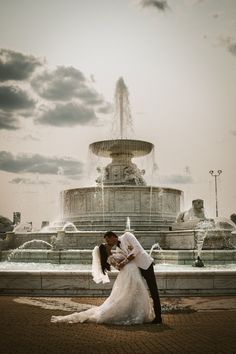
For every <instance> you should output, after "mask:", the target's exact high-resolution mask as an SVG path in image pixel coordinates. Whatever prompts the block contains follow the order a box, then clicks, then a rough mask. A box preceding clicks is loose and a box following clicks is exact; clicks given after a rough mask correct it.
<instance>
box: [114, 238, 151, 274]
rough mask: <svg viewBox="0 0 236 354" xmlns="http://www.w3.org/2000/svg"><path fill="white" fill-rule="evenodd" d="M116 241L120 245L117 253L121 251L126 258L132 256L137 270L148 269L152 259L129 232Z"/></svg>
mask: <svg viewBox="0 0 236 354" xmlns="http://www.w3.org/2000/svg"><path fill="white" fill-rule="evenodd" d="M118 239H119V241H120V245H119V247H118V249H117V251H120V250H121V251H122V252H123V253H124V255H125V256H126V257H129V256H130V255H134V256H135V258H134V259H133V260H132V262H134V263H136V265H137V267H139V268H142V269H148V268H149V267H150V265H151V264H152V263H153V258H152V257H151V256H149V254H148V253H147V252H146V251H145V250H144V248H143V247H142V246H141V244H140V243H139V241H138V240H137V239H136V237H135V236H134V235H133V234H132V233H131V232H125V233H124V234H123V235H122V236H120V237H119V238H118ZM119 249H120V250H119Z"/></svg>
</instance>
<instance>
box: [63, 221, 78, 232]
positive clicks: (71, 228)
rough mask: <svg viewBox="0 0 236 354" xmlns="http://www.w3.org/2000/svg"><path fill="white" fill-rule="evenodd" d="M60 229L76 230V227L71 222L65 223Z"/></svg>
mask: <svg viewBox="0 0 236 354" xmlns="http://www.w3.org/2000/svg"><path fill="white" fill-rule="evenodd" d="M62 230H63V231H78V229H77V227H76V226H75V224H73V223H72V222H67V223H65V225H64V226H63V228H62Z"/></svg>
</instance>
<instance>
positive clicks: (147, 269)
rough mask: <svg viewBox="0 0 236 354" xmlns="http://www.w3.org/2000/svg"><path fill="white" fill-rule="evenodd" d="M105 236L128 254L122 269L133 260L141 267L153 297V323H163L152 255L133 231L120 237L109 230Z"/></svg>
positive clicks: (109, 241)
mask: <svg viewBox="0 0 236 354" xmlns="http://www.w3.org/2000/svg"><path fill="white" fill-rule="evenodd" d="M104 238H105V240H106V243H107V244H108V245H109V246H110V247H113V246H115V245H116V246H117V247H119V248H120V249H121V250H122V252H123V253H124V254H125V255H126V257H127V260H126V261H125V262H121V263H120V269H121V268H123V267H124V266H125V265H126V264H127V262H131V261H134V262H135V264H136V265H137V267H138V268H139V269H140V271H141V274H142V276H143V277H144V279H145V280H146V282H147V285H148V287H149V290H150V294H151V297H152V299H153V305H154V312H155V318H154V320H153V321H152V323H155V324H162V318H161V304H160V298H159V294H158V287H157V283H156V278H155V274H154V269H153V259H152V257H151V256H149V254H148V253H147V252H146V251H145V250H144V249H143V247H142V246H141V244H140V243H139V241H138V240H137V239H136V237H135V236H134V235H133V234H132V233H131V232H125V233H124V235H122V236H120V237H118V236H117V235H116V234H115V233H114V232H113V231H107V232H106V233H105V234H104Z"/></svg>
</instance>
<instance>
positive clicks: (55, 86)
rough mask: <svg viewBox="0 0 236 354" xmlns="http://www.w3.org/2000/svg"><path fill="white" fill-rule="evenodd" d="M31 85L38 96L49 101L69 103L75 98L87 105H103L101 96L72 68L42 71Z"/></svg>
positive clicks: (78, 71) (80, 73)
mask: <svg viewBox="0 0 236 354" xmlns="http://www.w3.org/2000/svg"><path fill="white" fill-rule="evenodd" d="M31 85H32V87H33V89H34V90H35V91H36V92H37V93H38V95H40V96H41V97H42V98H45V99H47V100H50V101H71V100H72V99H74V98H76V99H80V101H81V102H83V103H85V104H87V105H100V104H103V103H104V99H103V97H102V95H100V94H99V93H98V92H97V91H96V90H95V89H94V88H92V87H90V86H89V85H88V83H87V80H86V78H85V76H84V74H83V73H82V72H81V71H80V70H78V69H76V68H74V67H72V66H71V67H65V66H59V67H58V68H57V69H56V70H54V71H51V72H49V71H44V72H43V73H41V74H39V75H37V76H36V77H35V78H34V79H33V80H32V81H31Z"/></svg>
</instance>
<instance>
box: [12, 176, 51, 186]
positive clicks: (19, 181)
mask: <svg viewBox="0 0 236 354" xmlns="http://www.w3.org/2000/svg"><path fill="white" fill-rule="evenodd" d="M9 183H11V184H41V185H47V184H50V183H49V182H47V181H42V180H39V179H31V178H21V177H16V178H13V179H12V180H11V181H10V182H9Z"/></svg>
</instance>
